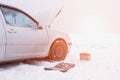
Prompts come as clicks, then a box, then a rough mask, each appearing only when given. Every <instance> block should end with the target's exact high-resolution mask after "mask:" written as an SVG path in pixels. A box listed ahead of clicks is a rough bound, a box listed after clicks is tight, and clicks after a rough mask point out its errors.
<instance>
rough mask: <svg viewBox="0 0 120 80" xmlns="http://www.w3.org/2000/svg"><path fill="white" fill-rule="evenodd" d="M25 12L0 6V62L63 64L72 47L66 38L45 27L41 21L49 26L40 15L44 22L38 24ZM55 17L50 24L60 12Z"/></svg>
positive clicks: (7, 6) (2, 4)
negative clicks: (18, 61) (17, 61)
mask: <svg viewBox="0 0 120 80" xmlns="http://www.w3.org/2000/svg"><path fill="white" fill-rule="evenodd" d="M22 7H23V6H22ZM32 11H34V10H32ZM43 11H44V10H41V12H43ZM28 12H29V11H28ZM28 12H27V11H25V9H24V10H23V8H20V7H19V8H18V7H16V6H14V5H10V4H8V3H3V2H0V62H6V61H15V60H26V59H33V58H42V57H47V59H49V60H53V61H60V60H64V59H65V57H66V55H67V53H68V52H69V51H70V47H71V44H72V42H71V40H70V37H69V35H68V34H67V33H64V32H60V31H56V30H53V29H52V28H51V26H50V25H48V24H47V25H45V24H46V23H45V20H46V21H48V22H50V21H49V20H50V19H49V18H48V17H43V16H44V14H40V16H42V18H44V19H41V21H39V20H38V19H36V18H35V17H33V15H31V13H28ZM45 12H46V11H45ZM55 13H56V14H55ZM55 13H54V17H53V15H52V18H51V22H52V20H54V18H55V17H56V15H58V13H60V10H56V11H55ZM45 14H49V13H47V12H46V13H45ZM37 18H39V17H37ZM48 19H49V20H48ZM43 20H44V21H43ZM42 22H43V23H44V25H45V26H43V23H42ZM51 22H50V23H51Z"/></svg>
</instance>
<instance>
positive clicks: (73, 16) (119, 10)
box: [55, 0, 120, 34]
mask: <svg viewBox="0 0 120 80" xmlns="http://www.w3.org/2000/svg"><path fill="white" fill-rule="evenodd" d="M64 3H65V7H64V10H63V12H62V14H61V16H60V17H59V19H58V20H56V21H57V22H56V23H55V25H56V26H59V27H56V26H55V28H57V29H60V30H61V29H62V30H63V31H66V32H71V33H83V34H84V33H85V34H108V33H120V0H65V1H64Z"/></svg>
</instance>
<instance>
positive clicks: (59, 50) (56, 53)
mask: <svg viewBox="0 0 120 80" xmlns="http://www.w3.org/2000/svg"><path fill="white" fill-rule="evenodd" d="M63 54H64V48H63V47H62V46H57V47H56V48H55V50H54V53H53V56H52V57H53V59H54V60H57V59H60V58H61V57H62V56H63Z"/></svg>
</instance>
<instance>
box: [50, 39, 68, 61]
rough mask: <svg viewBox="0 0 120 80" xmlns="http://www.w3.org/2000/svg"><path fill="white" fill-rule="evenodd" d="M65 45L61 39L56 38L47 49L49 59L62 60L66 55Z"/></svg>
mask: <svg viewBox="0 0 120 80" xmlns="http://www.w3.org/2000/svg"><path fill="white" fill-rule="evenodd" d="M67 51H68V48H67V45H66V43H65V42H64V41H63V40H56V41H55V42H54V43H53V44H52V46H51V48H50V51H49V60H52V61H60V60H64V59H65V57H66V55H67Z"/></svg>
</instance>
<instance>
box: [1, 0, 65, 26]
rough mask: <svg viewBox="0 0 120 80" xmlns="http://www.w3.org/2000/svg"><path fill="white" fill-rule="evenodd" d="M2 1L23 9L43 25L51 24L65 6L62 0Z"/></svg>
mask: <svg viewBox="0 0 120 80" xmlns="http://www.w3.org/2000/svg"><path fill="white" fill-rule="evenodd" d="M0 3H3V4H6V5H9V6H12V7H16V8H18V9H21V10H23V11H24V12H26V13H28V14H29V15H30V16H32V17H33V18H35V19H36V20H37V21H38V22H39V24H40V25H41V26H49V25H50V23H51V22H52V21H53V19H54V18H55V17H56V15H57V14H58V13H59V12H60V9H61V8H62V7H63V4H62V1H60V0H0Z"/></svg>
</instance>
